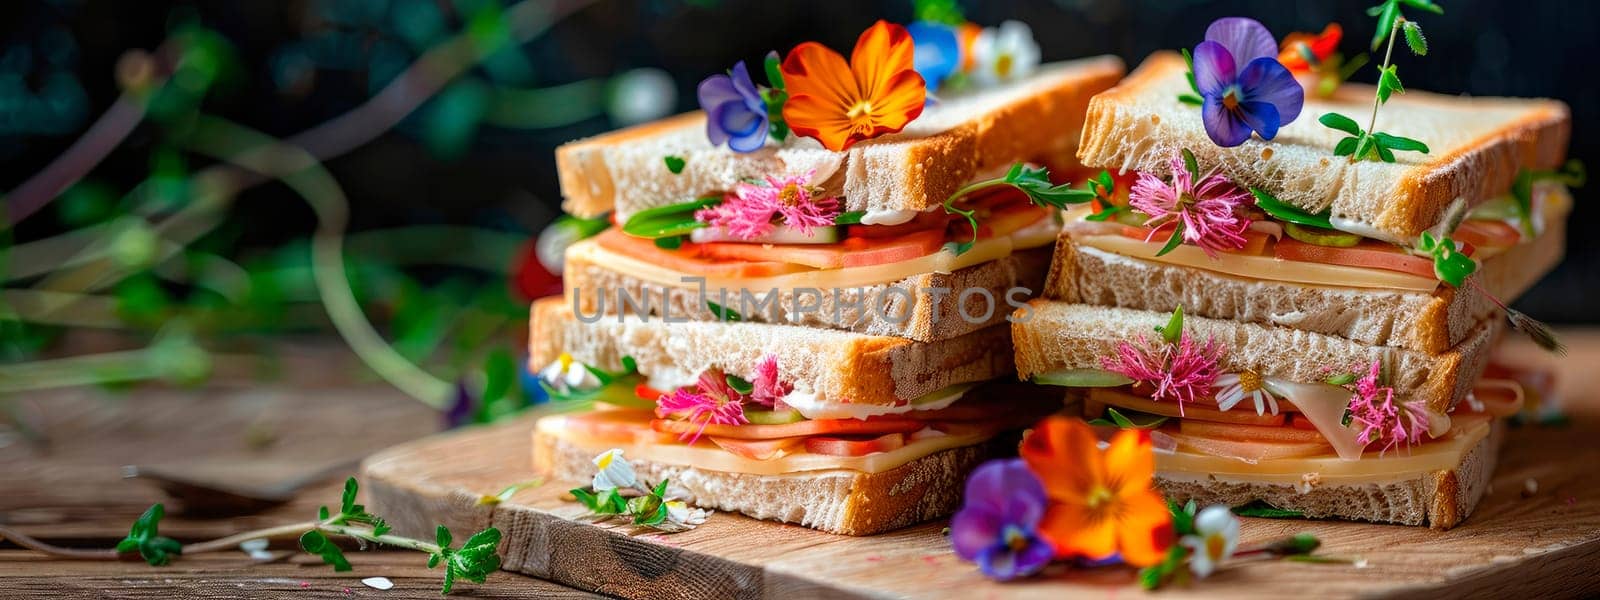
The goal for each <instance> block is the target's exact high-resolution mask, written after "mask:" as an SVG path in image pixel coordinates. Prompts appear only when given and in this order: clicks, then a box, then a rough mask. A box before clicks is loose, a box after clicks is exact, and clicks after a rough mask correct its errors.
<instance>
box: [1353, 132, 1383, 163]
mask: <svg viewBox="0 0 1600 600" xmlns="http://www.w3.org/2000/svg"><path fill="white" fill-rule="evenodd" d="M1377 145H1378V140H1377V138H1374V137H1372V136H1370V135H1364V136H1361V141H1359V142H1357V143H1356V151H1355V153H1354V154H1352V155H1351V158H1354V159H1357V160H1360V159H1365V158H1368V155H1369V154H1371V153H1372V151H1373V149H1374V148H1376V147H1377Z"/></svg>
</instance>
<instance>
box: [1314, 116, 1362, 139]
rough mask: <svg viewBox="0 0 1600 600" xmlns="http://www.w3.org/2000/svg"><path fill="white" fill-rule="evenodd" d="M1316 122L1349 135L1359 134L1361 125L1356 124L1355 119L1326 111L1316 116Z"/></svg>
mask: <svg viewBox="0 0 1600 600" xmlns="http://www.w3.org/2000/svg"><path fill="white" fill-rule="evenodd" d="M1317 122H1318V123H1321V124H1323V125H1324V126H1326V127H1329V128H1332V129H1337V130H1339V131H1343V132H1345V133H1348V134H1350V135H1355V136H1359V135H1361V126H1360V125H1358V124H1356V120H1355V119H1352V118H1350V117H1346V116H1344V115H1341V114H1339V113H1327V114H1325V115H1322V116H1321V117H1317Z"/></svg>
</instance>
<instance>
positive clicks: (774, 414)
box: [744, 410, 805, 425]
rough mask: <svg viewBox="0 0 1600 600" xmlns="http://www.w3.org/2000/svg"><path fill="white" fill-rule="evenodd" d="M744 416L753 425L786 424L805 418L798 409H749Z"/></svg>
mask: <svg viewBox="0 0 1600 600" xmlns="http://www.w3.org/2000/svg"><path fill="white" fill-rule="evenodd" d="M744 418H745V419H748V420H749V421H750V424H751V425H784V424H788V423H798V422H800V421H804V420H805V417H804V416H802V415H801V414H800V411H797V410H747V411H745V413H744Z"/></svg>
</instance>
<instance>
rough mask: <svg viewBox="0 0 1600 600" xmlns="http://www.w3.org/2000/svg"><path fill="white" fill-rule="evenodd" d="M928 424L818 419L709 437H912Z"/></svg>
mask: <svg viewBox="0 0 1600 600" xmlns="http://www.w3.org/2000/svg"><path fill="white" fill-rule="evenodd" d="M923 426H924V423H923V422H922V421H918V420H915V419H905V418H886V417H873V418H870V419H864V420H863V419H815V420H806V421H799V422H795V423H785V424H783V425H707V426H706V428H705V435H708V436H712V437H722V438H734V439H741V440H771V439H777V438H786V437H806V436H813V435H868V434H873V435H877V434H885V433H911V432H913V431H916V430H918V429H922V427H923ZM650 427H651V428H652V429H655V430H656V431H660V432H662V433H676V434H680V435H682V434H686V433H687V434H691V435H693V434H694V432H696V431H699V429H700V427H699V426H698V425H695V424H693V423H689V422H687V421H677V420H671V419H655V420H653V421H650Z"/></svg>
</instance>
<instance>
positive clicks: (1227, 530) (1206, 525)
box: [1178, 504, 1239, 579]
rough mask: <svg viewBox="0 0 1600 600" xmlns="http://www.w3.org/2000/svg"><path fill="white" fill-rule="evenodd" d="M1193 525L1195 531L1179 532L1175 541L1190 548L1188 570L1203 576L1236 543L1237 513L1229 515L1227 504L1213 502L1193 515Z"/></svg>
mask: <svg viewBox="0 0 1600 600" xmlns="http://www.w3.org/2000/svg"><path fill="white" fill-rule="evenodd" d="M1194 529H1195V535H1186V536H1183V539H1182V540H1179V541H1178V543H1180V544H1183V545H1184V546H1187V547H1188V548H1189V549H1190V550H1193V552H1192V553H1191V554H1190V555H1189V570H1190V571H1193V572H1194V575H1195V577H1199V578H1202V579H1203V578H1205V576H1207V575H1210V574H1211V573H1212V572H1213V571H1216V570H1217V566H1218V565H1220V564H1222V561H1224V560H1227V559H1228V557H1230V556H1233V551H1234V550H1235V549H1237V548H1238V547H1239V517H1235V516H1233V511H1231V510H1228V507H1226V506H1223V505H1221V504H1214V505H1211V506H1207V507H1205V509H1204V510H1201V511H1200V514H1198V515H1195V517H1194Z"/></svg>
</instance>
